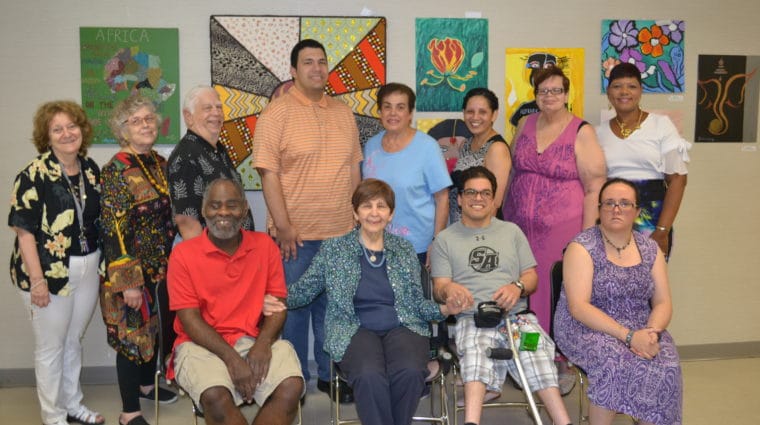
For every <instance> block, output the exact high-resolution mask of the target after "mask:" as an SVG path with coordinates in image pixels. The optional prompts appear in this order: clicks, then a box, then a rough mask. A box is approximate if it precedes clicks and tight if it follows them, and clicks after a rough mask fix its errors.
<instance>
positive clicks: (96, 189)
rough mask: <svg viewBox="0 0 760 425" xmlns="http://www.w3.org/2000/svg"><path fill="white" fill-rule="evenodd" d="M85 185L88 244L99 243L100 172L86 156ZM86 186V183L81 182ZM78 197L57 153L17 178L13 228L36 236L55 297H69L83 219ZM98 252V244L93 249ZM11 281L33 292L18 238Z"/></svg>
mask: <svg viewBox="0 0 760 425" xmlns="http://www.w3.org/2000/svg"><path fill="white" fill-rule="evenodd" d="M79 161H80V166H81V169H82V175H83V176H84V180H85V185H84V190H85V195H86V199H85V208H84V210H85V220H84V221H85V223H86V226H85V229H86V233H85V234H86V236H88V240H92V241H95V240H97V225H98V224H97V217H98V212H99V208H100V206H99V202H100V201H99V199H100V184H99V183H98V180H99V178H100V171H99V170H98V166H97V164H95V161H93V160H92V159H90V158H87V157H80V159H79ZM79 184H81V182H79ZM74 208H75V207H74V198H73V197H72V195H71V191H70V188H69V184H68V183H67V182H66V179H65V178H64V177H63V174H62V167H61V165H60V164H59V163H58V160H57V159H56V157H55V155H53V153H52V152H51V151H48V152H45V153H43V154H41V155H40V156H38V157H37V158H35V159H34V160H32V162H30V163H29V164H28V165H27V166H26V167H25V168H24V169H23V170H21V172H20V173H19V174H18V175H17V176H16V180H15V181H14V183H13V193H12V195H11V210H10V213H9V214H8V225H9V226H13V227H18V228H20V229H24V230H26V231H28V232H29V233H31V234H33V235H34V240H35V241H37V254H38V255H39V257H40V265H41V266H42V272H43V274H44V276H45V279H47V283H48V289H49V290H50V293H51V294H54V295H59V296H67V295H69V292H70V288H69V285H68V282H69V259H70V258H71V255H82V254H84V253H81V252H78V250H77V252H76V253H74V252H73V251H74V250H73V249H72V242H74V243H77V244H78V241H79V229H80V226H79V220H78V219H77V214H76V212H75V209H74ZM89 245H90V246H91V247H92V249H91V252H92V251H94V250H95V249H96V246H95V245H96V244H89ZM10 271H11V281H12V282H13V284H14V285H16V286H17V287H19V289H21V290H22V291H29V286H30V282H29V275H28V274H27V270H26V267H24V262H23V261H22V259H21V252H20V250H19V246H18V238H16V241H15V243H14V247H13V253H12V254H11V265H10Z"/></svg>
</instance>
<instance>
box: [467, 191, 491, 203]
mask: <svg viewBox="0 0 760 425" xmlns="http://www.w3.org/2000/svg"><path fill="white" fill-rule="evenodd" d="M478 195H480V197H481V198H483V199H486V200H488V199H491V198H493V192H491V190H490V189H483V190H481V191H477V190H475V189H465V190H463V191H462V196H464V197H465V198H470V199H475V198H477V197H478Z"/></svg>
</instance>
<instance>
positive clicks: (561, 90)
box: [535, 87, 565, 96]
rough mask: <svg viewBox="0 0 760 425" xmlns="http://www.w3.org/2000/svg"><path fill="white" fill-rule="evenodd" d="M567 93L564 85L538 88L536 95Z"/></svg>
mask: <svg viewBox="0 0 760 425" xmlns="http://www.w3.org/2000/svg"><path fill="white" fill-rule="evenodd" d="M563 94H565V88H564V87H552V88H550V89H536V92H535V95H536V96H549V95H552V96H562V95H563Z"/></svg>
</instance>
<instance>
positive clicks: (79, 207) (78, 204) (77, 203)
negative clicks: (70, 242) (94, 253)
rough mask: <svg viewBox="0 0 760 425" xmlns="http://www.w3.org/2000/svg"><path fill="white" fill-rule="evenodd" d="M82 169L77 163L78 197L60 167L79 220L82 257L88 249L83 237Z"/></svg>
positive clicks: (83, 195)
mask: <svg viewBox="0 0 760 425" xmlns="http://www.w3.org/2000/svg"><path fill="white" fill-rule="evenodd" d="M82 168H84V165H83V164H82V163H81V161H80V163H79V196H77V194H76V193H75V192H74V185H72V184H71V179H69V176H68V174H66V170H65V168H64V167H63V166H61V169H62V171H63V172H62V173H61V174H63V177H64V178H65V179H66V183H68V185H69V193H71V197H72V198H74V209H75V210H76V212H77V219H79V246H80V248H81V250H82V255H84V254H87V253H88V252H89V251H90V249H89V246H88V244H87V237H86V236H85V235H84V230H85V226H84V206H85V201H86V200H87V195H86V194H85V191H84V173H83V172H82Z"/></svg>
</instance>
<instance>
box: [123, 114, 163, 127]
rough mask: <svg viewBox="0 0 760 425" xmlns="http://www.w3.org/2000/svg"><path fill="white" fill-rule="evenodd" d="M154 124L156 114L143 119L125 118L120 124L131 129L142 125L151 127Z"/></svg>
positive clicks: (156, 118) (156, 120) (156, 117)
mask: <svg viewBox="0 0 760 425" xmlns="http://www.w3.org/2000/svg"><path fill="white" fill-rule="evenodd" d="M156 122H158V116H156V114H150V115H146V116H144V117H134V118H127V119H125V120H124V121H123V122H122V124H127V125H129V126H131V127H140V126H141V125H143V124H147V125H153V124H155V123H156Z"/></svg>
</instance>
